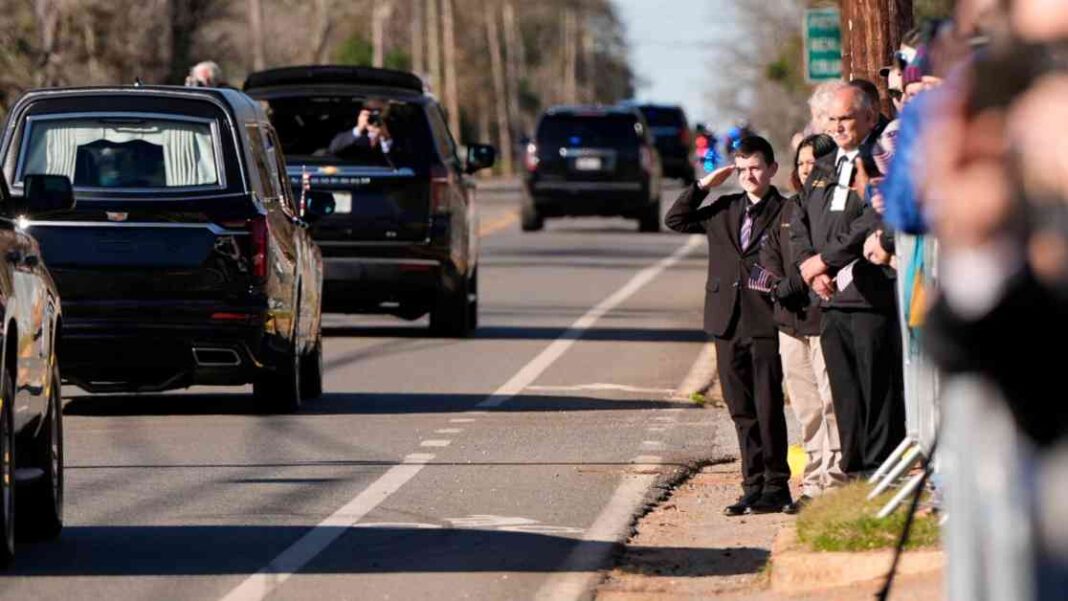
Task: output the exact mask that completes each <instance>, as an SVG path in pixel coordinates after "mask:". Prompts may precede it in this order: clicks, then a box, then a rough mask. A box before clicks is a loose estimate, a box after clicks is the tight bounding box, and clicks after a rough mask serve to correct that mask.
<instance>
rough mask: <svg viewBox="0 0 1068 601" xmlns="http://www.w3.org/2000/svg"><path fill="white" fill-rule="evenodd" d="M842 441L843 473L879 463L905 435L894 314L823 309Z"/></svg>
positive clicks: (829, 370)
mask: <svg viewBox="0 0 1068 601" xmlns="http://www.w3.org/2000/svg"><path fill="white" fill-rule="evenodd" d="M820 343H821V345H822V346H823V359H824V362H825V363H826V364H827V374H828V376H830V380H831V394H832V396H833V397H834V412H835V417H837V419H838V435H839V438H840V439H841V445H842V465H841V467H842V471H844V472H846V473H847V474H859V473H861V472H866V471H870V470H874V469H876V468H878V467H879V465H880V464H882V462H883V461H884V460H886V458H887V456H889V455H890V453H892V452H893V450H894V448H895V447H897V445H898V444H900V443H901V440H902V439H903V438H904V437H905V401H904V391H903V385H904V384H903V379H902V366H901V331H900V329H899V328H898V320H897V315H896V314H895V313H880V312H877V311H863V310H858V311H843V310H840V309H827V310H826V311H824V313H823V330H822V332H821V334H820Z"/></svg>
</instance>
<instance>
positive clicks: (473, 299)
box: [467, 267, 478, 330]
mask: <svg viewBox="0 0 1068 601" xmlns="http://www.w3.org/2000/svg"><path fill="white" fill-rule="evenodd" d="M467 299H468V300H467V311H468V315H467V323H468V325H469V326H471V329H472V330H475V329H478V267H475V273H474V274H473V275H472V276H471V284H470V285H469V287H468V289H467Z"/></svg>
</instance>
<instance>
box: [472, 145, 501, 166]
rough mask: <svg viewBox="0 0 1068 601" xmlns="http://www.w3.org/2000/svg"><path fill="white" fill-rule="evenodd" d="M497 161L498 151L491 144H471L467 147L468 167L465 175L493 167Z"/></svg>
mask: <svg viewBox="0 0 1068 601" xmlns="http://www.w3.org/2000/svg"><path fill="white" fill-rule="evenodd" d="M496 161H497V149H496V148H494V147H492V146H490V145H489V144H469V145H468V146H467V165H466V166H465V167H464V172H465V173H474V172H476V171H479V170H481V169H486V168H487V167H492V166H493V163H495V162H496Z"/></svg>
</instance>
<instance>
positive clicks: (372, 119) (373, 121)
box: [367, 109, 382, 127]
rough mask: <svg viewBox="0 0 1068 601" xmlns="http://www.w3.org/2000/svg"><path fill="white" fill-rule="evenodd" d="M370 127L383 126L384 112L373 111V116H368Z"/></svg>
mask: <svg viewBox="0 0 1068 601" xmlns="http://www.w3.org/2000/svg"><path fill="white" fill-rule="evenodd" d="M367 123H368V125H374V126H376V127H378V126H380V125H382V111H380V110H378V109H372V110H371V114H370V115H368V116H367Z"/></svg>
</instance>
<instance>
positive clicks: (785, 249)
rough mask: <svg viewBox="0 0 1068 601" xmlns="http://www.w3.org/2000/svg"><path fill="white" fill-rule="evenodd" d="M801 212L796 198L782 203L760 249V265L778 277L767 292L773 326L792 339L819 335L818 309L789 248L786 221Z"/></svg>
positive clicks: (799, 203)
mask: <svg viewBox="0 0 1068 601" xmlns="http://www.w3.org/2000/svg"><path fill="white" fill-rule="evenodd" d="M800 210H801V201H800V200H799V198H798V197H797V196H794V197H792V198H789V199H787V200H786V201H785V202H784V203H783V208H782V211H779V218H778V219H776V220H775V223H773V224H772V227H770V228H768V233H767V235H766V236H765V237H764V240H763V241H762V243H761V245H760V265H761V266H762V267H763V268H764V269H767V270H768V271H771V272H772V273H774V274H776V275H777V276H779V279H778V281H776V282H775V285H774V287H773V288H772V291H771V298H772V302H774V303H775V323H776V325H778V326H779V329H780V330H782V332H783V333H785V334H789V335H790V336H793V337H795V338H797V337H800V336H819V335H820V317H821V314H820V306H819V298H818V297H816V296H815V295H814V294H813V293H812V291H811V290H809V288H808V286H806V285H805V282H804V280H802V279H801V271H799V270H798V268H797V257H795V256H794V248H793V245H791V244H790V221H791V220H792V219H793V217H794V213H795V212H796V211H800Z"/></svg>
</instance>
